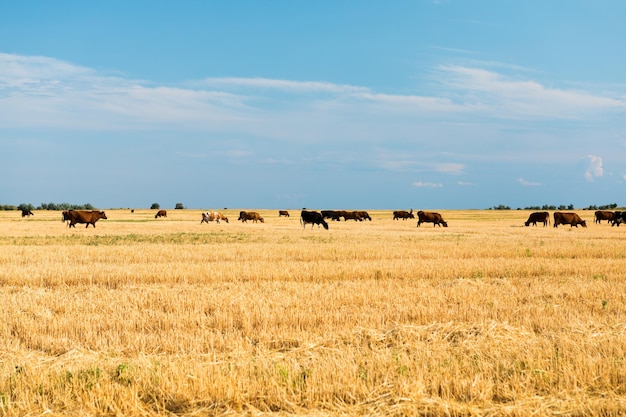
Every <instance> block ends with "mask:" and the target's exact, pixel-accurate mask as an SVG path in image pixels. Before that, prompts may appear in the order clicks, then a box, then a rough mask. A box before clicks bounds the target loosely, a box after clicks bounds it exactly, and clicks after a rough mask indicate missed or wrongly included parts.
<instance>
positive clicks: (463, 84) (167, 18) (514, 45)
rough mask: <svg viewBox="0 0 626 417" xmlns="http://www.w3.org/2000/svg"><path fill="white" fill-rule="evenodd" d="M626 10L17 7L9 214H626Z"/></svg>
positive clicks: (5, 92) (344, 4)
mask: <svg viewBox="0 0 626 417" xmlns="http://www.w3.org/2000/svg"><path fill="white" fill-rule="evenodd" d="M625 21H626V2H624V1H622V0H606V1H591V0H590V1H582V0H553V1H535V0H529V1H506V0H498V1H496V0H493V1H480V0H477V1H466V0H463V1H461V0H447V1H446V0H440V1H434V0H433V1H431V0H412V1H392V2H380V1H358V2H357V1H332V2H331V1H297V0H291V1H272V2H262V1H229V2H223V1H208V0H207V1H193V0H189V1H184V2H174V1H160V0H146V1H143V0H134V1H118V0H112V1H106V2H84V1H60V2H50V1H28V0H25V1H19V2H18V1H3V2H0V204H16V205H17V204H20V203H30V204H34V205H38V204H40V203H48V202H54V203H61V202H68V203H72V204H84V203H91V204H93V205H94V206H96V207H99V208H116V207H137V208H140V207H149V206H150V205H151V204H152V203H155V202H156V203H159V204H160V205H161V207H162V208H171V207H174V205H175V204H176V203H178V202H181V203H183V204H184V205H185V206H186V207H189V208H223V207H229V208H268V209H270V208H300V207H309V208H318V209H325V208H346V209H352V208H353V209H359V208H363V209H408V208H411V207H412V208H415V209H419V208H440V209H455V208H456V209H464V208H488V207H492V206H496V205H500V204H504V205H509V206H511V207H514V208H515V207H525V206H531V205H543V204H556V205H559V204H574V205H575V206H576V207H586V206H587V205H591V204H598V205H599V204H609V203H617V204H620V205H626V192H625V191H626V75H625V74H626V43H625V42H624V40H625V39H626V25H624V22H625Z"/></svg>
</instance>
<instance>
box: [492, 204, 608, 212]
mask: <svg viewBox="0 0 626 417" xmlns="http://www.w3.org/2000/svg"><path fill="white" fill-rule="evenodd" d="M616 208H617V203H611V204H604V205H600V206H596V205H589V206H587V207H583V210H614V209H616ZM487 210H511V207H509V206H505V205H504V204H500V205H499V206H493V207H489V208H488V209H487ZM517 210H544V211H545V210H574V205H573V204H568V205H567V206H566V205H565V204H561V205H559V206H554V205H549V204H544V205H543V206H528V207H524V208H521V207H518V208H517Z"/></svg>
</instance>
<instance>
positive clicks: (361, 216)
mask: <svg viewBox="0 0 626 417" xmlns="http://www.w3.org/2000/svg"><path fill="white" fill-rule="evenodd" d="M357 213H358V214H359V220H361V221H363V220H365V219H367V220H369V221H372V218H371V217H370V215H369V213H368V212H367V211H357Z"/></svg>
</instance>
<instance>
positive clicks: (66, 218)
mask: <svg viewBox="0 0 626 417" xmlns="http://www.w3.org/2000/svg"><path fill="white" fill-rule="evenodd" d="M61 214H62V215H63V223H65V222H68V223H67V226H68V227H69V225H70V224H69V221H70V220H72V219H71V218H70V212H69V211H68V210H65V211H63V213H61Z"/></svg>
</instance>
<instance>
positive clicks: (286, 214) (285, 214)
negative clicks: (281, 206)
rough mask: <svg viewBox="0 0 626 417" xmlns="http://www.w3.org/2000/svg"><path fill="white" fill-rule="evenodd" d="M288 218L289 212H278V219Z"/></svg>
mask: <svg viewBox="0 0 626 417" xmlns="http://www.w3.org/2000/svg"><path fill="white" fill-rule="evenodd" d="M282 216H285V217H289V212H288V211H287V210H278V217H282Z"/></svg>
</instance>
